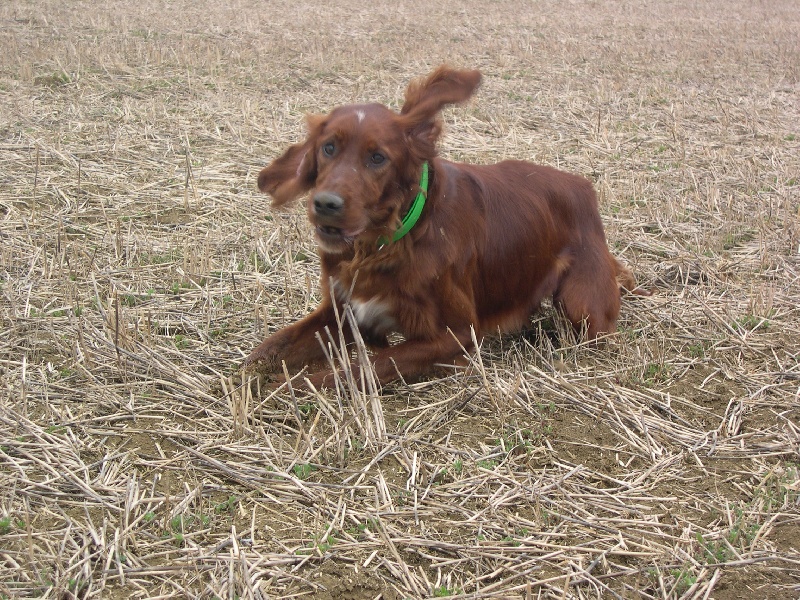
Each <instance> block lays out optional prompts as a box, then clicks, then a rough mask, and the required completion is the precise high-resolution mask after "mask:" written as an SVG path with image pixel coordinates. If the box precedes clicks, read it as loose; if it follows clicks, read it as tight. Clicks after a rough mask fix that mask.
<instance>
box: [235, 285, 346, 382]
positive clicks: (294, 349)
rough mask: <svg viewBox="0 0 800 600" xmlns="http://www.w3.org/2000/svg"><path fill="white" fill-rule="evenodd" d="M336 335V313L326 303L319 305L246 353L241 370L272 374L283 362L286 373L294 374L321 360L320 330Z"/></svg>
mask: <svg viewBox="0 0 800 600" xmlns="http://www.w3.org/2000/svg"><path fill="white" fill-rule="evenodd" d="M326 327H328V328H330V330H331V331H336V313H335V311H334V307H333V304H332V303H331V301H330V300H328V301H323V303H322V304H320V305H319V307H317V309H316V310H315V311H314V312H312V313H311V314H309V315H308V316H307V317H305V318H303V319H301V320H300V321H298V322H297V323H293V324H292V325H289V326H288V327H284V328H283V329H281V330H280V331H277V332H275V333H274V334H272V335H271V336H269V337H268V338H267V339H265V340H264V341H263V342H261V344H259V345H258V346H257V347H256V348H255V350H253V351H252V352H251V353H250V356H248V357H247V358H246V359H245V361H244V363H243V365H242V366H243V367H244V368H246V369H252V370H254V371H258V372H261V373H276V372H280V371H281V369H282V366H281V363H282V362H286V367H287V368H288V369H289V370H290V371H297V370H299V369H301V368H303V367H304V366H306V365H311V364H313V363H315V362H318V361H321V360H323V359H324V358H325V354H324V352H323V350H322V346H321V345H320V343H319V340H318V339H317V333H319V334H320V335H322V336H323V339H325V335H324V330H325V328H326Z"/></svg>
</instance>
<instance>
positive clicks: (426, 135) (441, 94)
mask: <svg viewBox="0 0 800 600" xmlns="http://www.w3.org/2000/svg"><path fill="white" fill-rule="evenodd" d="M480 82H481V74H480V71H466V70H456V69H451V68H449V67H447V66H445V65H442V66H441V67H439V68H438V69H436V70H435V71H434V72H433V73H431V74H430V75H429V76H428V77H427V78H426V79H420V80H417V81H414V82H412V83H411V85H409V86H408V89H407V90H406V100H405V103H404V104H403V108H402V109H401V110H400V117H399V119H400V124H401V126H402V127H403V128H404V129H405V130H406V134H407V136H408V139H409V141H410V142H411V143H412V144H415V145H417V146H418V149H419V151H420V153H421V154H422V155H424V156H425V158H430V157H432V156H433V155H434V154H435V145H436V139H437V138H438V137H439V133H440V132H441V128H442V127H441V123H440V121H439V112H440V111H441V110H442V108H444V107H445V106H447V105H448V104H459V103H461V102H464V101H466V100H468V99H469V98H470V96H472V94H473V93H475V90H476V89H477V88H478V86H479V85H480Z"/></svg>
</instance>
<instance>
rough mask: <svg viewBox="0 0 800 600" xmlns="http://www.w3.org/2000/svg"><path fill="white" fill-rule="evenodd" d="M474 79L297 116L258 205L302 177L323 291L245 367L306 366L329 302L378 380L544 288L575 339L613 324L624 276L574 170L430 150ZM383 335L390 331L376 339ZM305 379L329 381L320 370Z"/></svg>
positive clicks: (327, 318)
mask: <svg viewBox="0 0 800 600" xmlns="http://www.w3.org/2000/svg"><path fill="white" fill-rule="evenodd" d="M480 79H481V75H480V73H479V72H478V71H456V70H452V69H449V68H447V67H440V68H439V69H437V70H436V71H435V72H434V73H433V74H431V75H430V76H429V77H428V78H427V79H425V80H424V81H420V82H415V83H412V84H411V86H409V88H408V91H407V92H406V98H405V104H404V105H403V108H402V110H401V111H400V114H397V113H395V112H393V111H391V110H389V109H388V108H386V107H385V106H383V105H380V104H360V105H355V106H342V107H339V108H336V109H335V110H333V112H331V113H330V114H329V115H326V116H316V115H311V116H309V117H308V119H307V120H308V138H307V139H306V141H305V142H303V143H302V144H298V145H295V146H291V147H290V148H289V149H288V150H287V151H286V153H285V154H284V155H283V156H281V157H279V158H277V159H276V160H275V161H274V162H272V164H270V165H269V166H267V167H265V168H264V169H263V170H262V171H261V173H260V174H259V176H258V187H259V189H260V190H261V191H262V192H266V193H268V194H270V195H271V196H272V197H273V206H282V205H284V204H286V203H288V202H290V201H292V200H294V199H296V198H297V197H298V196H301V195H302V194H305V193H306V192H308V191H309V190H311V193H310V195H309V198H308V207H307V208H308V218H309V220H310V221H311V223H312V224H313V225H314V226H315V227H316V237H317V241H318V243H319V248H320V260H321V263H322V298H323V301H322V304H321V305H320V306H319V307H318V308H317V309H316V310H315V311H314V312H312V313H311V314H310V315H308V316H307V317H306V318H304V319H302V320H301V321H299V322H297V323H295V324H293V325H290V326H289V327H286V328H285V329H282V330H280V331H278V332H277V333H275V334H274V335H271V336H270V337H268V338H267V339H266V340H264V341H263V342H262V343H261V344H260V345H259V346H258V347H257V348H256V349H255V350H253V352H252V353H251V354H250V356H249V357H248V358H247V360H246V361H245V365H257V366H258V369H259V370H261V371H268V372H269V371H272V372H275V371H279V370H280V369H281V361H285V362H286V365H287V367H288V368H289V369H290V370H296V369H299V368H301V367H303V366H304V365H311V366H312V369H313V368H314V367H313V366H314V365H315V364H316V368H319V367H320V363H321V361H322V360H323V358H324V353H323V350H322V348H321V346H320V343H319V340H318V339H317V336H316V334H317V333H318V332H320V334H322V335H323V339H327V338H326V337H325V334H324V333H323V330H324V329H325V328H326V327H329V328H330V330H331V331H335V329H336V318H335V314H336V313H335V309H334V305H333V302H336V304H337V305H338V306H337V307H336V308H337V309H338V312H339V314H343V312H342V308H343V306H344V305H345V304H347V303H349V304H350V306H351V307H352V310H353V314H354V315H355V318H356V321H357V322H358V329H359V331H360V333H361V335H362V337H363V339H364V340H365V342H366V343H367V344H368V345H369V346H370V347H371V348H372V349H373V350H374V354H373V356H372V360H373V362H374V366H375V372H376V374H377V376H378V378H379V380H380V381H381V382H383V383H385V382H387V381H390V380H392V379H396V378H397V377H398V374H399V375H402V376H403V377H412V376H414V375H417V374H419V373H422V372H424V371H426V370H428V369H430V368H431V367H432V366H433V365H434V363H447V362H451V363H452V362H453V360H454V359H458V358H459V357H460V356H461V355H462V352H463V351H462V346H463V347H466V348H469V347H471V346H472V343H471V339H472V338H471V333H470V327H474V328H475V334H476V336H478V338H480V336H481V335H482V334H483V333H492V332H496V331H498V330H499V331H513V330H518V329H520V328H522V327H523V326H524V325H525V324H526V323H528V321H529V319H530V316H531V314H532V313H534V312H535V311H536V310H537V309H538V307H539V305H540V303H541V301H542V300H543V299H544V298H547V297H550V296H552V297H553V300H554V303H555V304H556V306H559V307H560V308H561V309H562V310H563V312H564V314H566V316H567V318H568V319H569V320H570V321H571V322H572V323H573V325H574V326H575V327H576V328H580V327H581V326H582V324H583V323H584V322H586V326H587V332H588V335H589V337H590V338H595V337H596V336H598V335H599V334H601V333H604V332H606V333H610V332H612V331H614V329H615V327H616V320H617V315H618V313H619V306H620V286H622V287H623V288H625V289H627V290H634V289H635V287H636V282H635V281H634V278H633V275H632V274H631V272H630V271H629V270H628V269H627V268H625V267H624V266H623V265H621V264H620V263H619V262H618V261H617V260H616V259H615V258H614V257H613V256H611V254H610V253H609V251H608V248H607V246H606V240H605V234H604V232H603V225H602V223H601V221H600V214H599V212H598V209H597V199H596V197H595V193H594V190H593V189H592V185H591V183H590V182H589V181H587V180H586V179H583V178H581V177H577V176H575V175H570V174H568V173H564V172H561V171H557V170H555V169H552V168H549V167H543V166H538V165H534V164H531V163H527V162H522V161H504V162H501V163H498V164H496V165H489V166H478V165H466V164H460V163H452V162H449V161H446V160H442V159H440V158H437V156H436V140H437V138H438V137H439V134H440V132H441V122H440V120H439V111H440V110H441V109H442V107H444V106H446V105H448V104H455V103H459V102H464V101H465V100H467V99H468V98H469V97H470V96H472V94H473V92H474V91H475V89H476V88H477V87H478V84H479V83H480ZM331 286H332V288H333V290H332V291H333V294H331V293H330V292H331ZM644 293H646V292H644ZM332 298H333V299H332ZM391 332H399V333H401V334H402V335H403V337H404V338H405V341H403V342H402V343H398V344H396V345H393V346H390V345H389V343H388V341H387V337H386V336H387V334H388V333H391ZM345 335H346V336H349V337H348V339H349V340H352V339H353V338H352V333H351V332H347V333H346V334H345ZM353 369H354V370H357V369H358V367H357V365H355V364H354V365H353ZM309 379H310V381H311V383H312V384H313V385H314V386H315V387H320V386H325V385H328V386H330V385H332V384H333V376H332V373H331V371H330V370H323V371H318V372H313V370H312V374H311V375H310V377H309Z"/></svg>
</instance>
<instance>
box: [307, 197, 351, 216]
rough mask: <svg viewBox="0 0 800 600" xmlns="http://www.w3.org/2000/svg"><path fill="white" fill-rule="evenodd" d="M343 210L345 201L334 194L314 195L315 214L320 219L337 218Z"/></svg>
mask: <svg viewBox="0 0 800 600" xmlns="http://www.w3.org/2000/svg"><path fill="white" fill-rule="evenodd" d="M343 208H344V200H342V197H341V196H339V195H337V194H334V193H333V192H319V193H317V194H315V195H314V212H315V213H316V214H317V215H319V216H320V217H335V216H337V215H338V214H339V213H340V212H342V209H343Z"/></svg>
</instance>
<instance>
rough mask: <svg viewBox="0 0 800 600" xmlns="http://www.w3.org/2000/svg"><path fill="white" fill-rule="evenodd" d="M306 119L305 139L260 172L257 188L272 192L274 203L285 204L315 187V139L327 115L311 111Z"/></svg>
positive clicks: (276, 204) (277, 204)
mask: <svg viewBox="0 0 800 600" xmlns="http://www.w3.org/2000/svg"><path fill="white" fill-rule="evenodd" d="M306 122H307V124H308V137H307V138H306V140H305V141H304V142H303V143H302V144H296V145H294V146H290V147H289V149H288V150H286V152H284V153H283V155H282V156H279V157H278V158H276V159H275V160H273V161H272V162H271V163H270V164H268V165H267V166H266V167H264V168H263V169H261V172H260V173H259V174H258V189H259V190H261V191H262V192H264V193H265V194H269V195H270V196H272V206H283V205H284V204H286V203H288V202H291V201H292V200H295V199H296V198H298V197H299V196H302V195H303V194H304V193H306V192H307V191H308V190H310V189H311V188H312V187H314V181H316V179H317V157H316V154H315V152H316V140H317V136H318V135H319V132H320V131H321V130H322V126H323V124H324V122H325V117H324V116H322V115H308V116H307V117H306Z"/></svg>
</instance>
